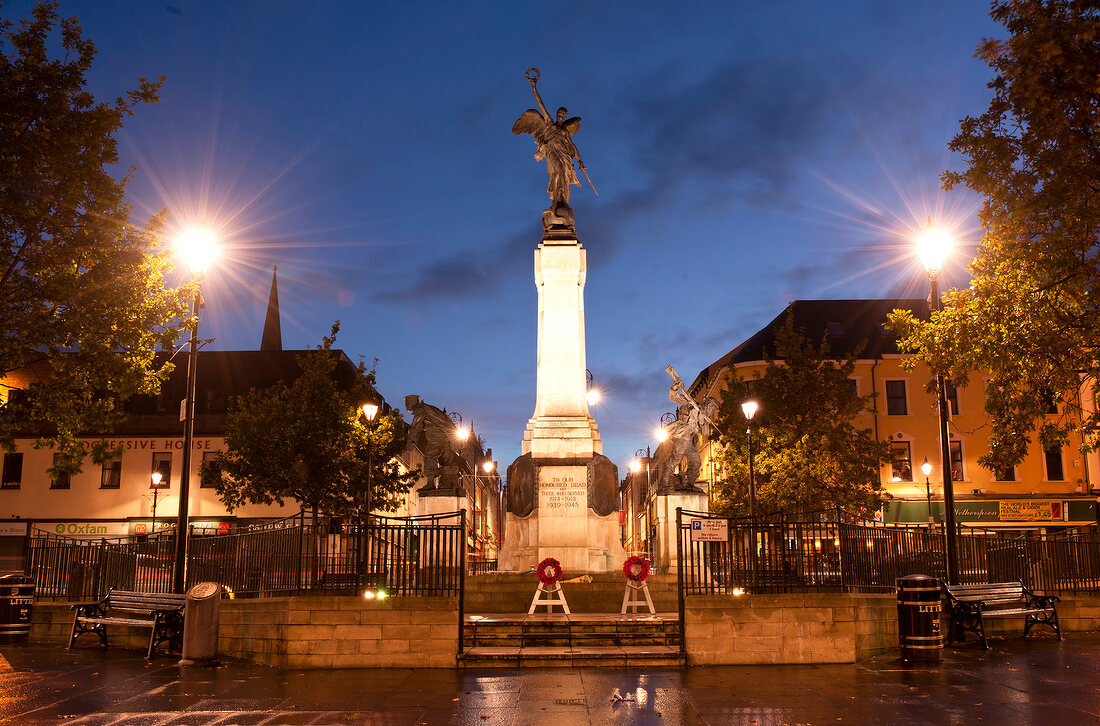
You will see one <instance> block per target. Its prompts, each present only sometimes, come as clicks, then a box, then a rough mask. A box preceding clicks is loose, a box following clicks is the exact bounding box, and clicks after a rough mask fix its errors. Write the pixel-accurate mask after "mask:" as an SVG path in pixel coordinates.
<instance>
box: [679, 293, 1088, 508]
mask: <svg viewBox="0 0 1100 726" xmlns="http://www.w3.org/2000/svg"><path fill="white" fill-rule="evenodd" d="M895 308H904V309H908V310H912V311H914V312H915V313H916V314H918V315H924V316H927V310H928V303H927V302H926V301H925V300H796V301H795V302H793V303H791V304H790V305H788V306H787V308H786V309H785V310H784V311H783V312H782V313H781V314H780V315H779V316H777V317H776V318H775V319H774V320H772V321H771V322H770V323H769V324H768V325H767V326H765V327H764V328H763V329H762V330H760V331H759V332H758V333H756V334H755V335H753V336H752V337H750V338H749V339H748V340H746V341H744V342H743V343H741V344H740V345H738V346H737V347H736V348H734V349H733V350H731V351H730V352H729V353H727V354H726V355H724V356H722V357H721V358H719V359H718V360H716V361H715V362H714V363H712V364H711V365H709V366H707V367H706V368H704V369H703V370H702V371H701V372H700V373H699V375H698V377H697V378H696V379H695V381H694V382H693V383H692V384H691V386H690V391H689V392H690V393H691V395H692V396H693V397H694V398H695V399H696V400H699V401H704V400H706V399H707V398H708V397H715V398H718V397H719V394H720V392H721V391H722V390H723V389H724V388H725V386H726V385H727V383H728V382H729V380H730V378H731V376H733V375H734V374H736V375H739V376H741V377H742V378H745V379H751V378H752V377H753V375H754V374H755V373H757V372H761V371H763V368H764V365H765V363H764V360H763V358H764V355H763V353H764V350H771V349H772V348H771V346H772V343H773V341H774V338H775V332H776V330H778V329H779V328H781V327H782V326H783V325H784V323H785V321H786V319H787V317H788V316H792V317H793V320H794V326H795V329H796V330H802V331H804V333H805V335H806V336H807V337H808V338H809V339H810V340H813V341H820V340H821V339H822V337H824V336H825V335H828V340H829V347H830V350H831V351H832V353H834V354H836V355H837V357H838V358H839V357H843V356H845V355H846V354H848V353H849V352H852V351H855V350H857V348H862V351H861V352H860V353H859V358H858V362H857V364H856V369H855V373H854V375H853V376H852V378H853V385H854V386H855V389H856V391H857V392H858V393H859V394H860V395H868V394H877V395H876V397H875V399H874V404H873V405H874V409H873V410H871V411H869V412H866V413H864V414H863V415H861V417H860V420H858V421H857V422H856V424H857V425H858V426H860V427H861V428H867V429H870V430H872V431H873V432H874V434H875V436H876V438H878V439H881V440H888V441H889V442H890V446H891V448H892V450H893V455H894V456H893V462H892V463H891V464H888V465H887V466H884V467H883V469H882V474H881V476H882V484H883V491H884V492H885V493H886V494H887V495H888V498H887V500H886V501H885V502H884V504H883V507H882V511H881V517H882V519H883V521H886V522H908V523H924V522H927V521H928V518H929V513H930V512H931V516H932V517H933V518H934V519H935V521H936V522H942V520H943V477H942V468H941V453H940V452H941V451H942V449H941V443H940V428H939V418H938V407H937V405H936V401H935V396H934V395H933V394H931V393H929V392H928V390H927V388H928V383H929V380H930V374H929V372H928V370H927V368H925V367H924V366H923V365H921V364H917V366H916V368H915V369H914V370H912V371H908V370H906V369H905V368H904V367H903V365H902V364H903V362H904V361H906V359H908V358H910V357H911V356H908V355H906V354H902V353H899V352H898V347H897V340H896V338H895V337H894V335H893V334H892V333H891V332H890V331H889V330H888V329H887V328H886V327H885V326H884V324H885V323H886V319H887V315H888V314H889V313H890V311H891V310H893V309H895ZM982 383H983V379H982V377H981V376H980V375H975V376H972V378H971V383H970V385H969V386H967V387H965V388H959V389H957V390H956V389H954V388H953V387H951V386H950V385H949V386H948V408H949V409H950V414H949V424H948V429H949V435H950V451H951V470H952V479H953V480H954V494H955V517H956V519H957V521H959V522H960V523H963V524H966V525H970V526H976V527H990V528H1024V527H1026V528H1035V527H1045V528H1051V527H1065V526H1072V525H1079V524H1094V523H1096V522H1097V494H1098V493H1100V489H1098V488H1097V487H1098V486H1100V481H1098V480H1097V476H1098V472H1100V460H1098V459H1097V456H1096V455H1095V454H1092V455H1089V456H1088V457H1085V456H1084V455H1082V454H1081V453H1080V452H1079V451H1078V449H1077V447H1076V446H1073V445H1072V442H1071V445H1070V446H1067V447H1065V448H1063V449H1058V450H1051V451H1043V450H1041V449H1039V445H1038V443H1033V444H1032V446H1031V447H1030V450H1029V452H1028V455H1027V457H1026V458H1025V459H1024V460H1023V461H1022V462H1021V463H1020V465H1019V466H1016V467H1013V468H1012V469H1010V470H1007V471H1000V472H993V471H989V470H987V469H985V468H983V467H981V466H979V464H978V458H979V457H981V456H983V455H985V454H986V453H988V451H989V445H988V442H987V440H986V432H987V431H988V418H987V415H986V413H985V408H984V403H985V395H984V386H983V385H982ZM1051 405H1052V409H1051V413H1052V415H1056V414H1057V413H1058V409H1057V408H1054V407H1055V406H1058V405H1059V404H1057V402H1055V401H1052V402H1051ZM713 447H714V444H711V443H709V442H704V443H703V445H702V451H701V454H702V458H703V473H702V476H703V477H704V478H705V479H706V480H707V481H708V482H713V481H715V480H716V479H717V478H720V472H717V471H715V466H714V462H713V461H712V459H711V453H712V448H713ZM925 459H927V460H928V461H929V462H930V463H931V464H932V473H931V476H930V477H929V479H928V481H927V482H926V480H925V477H924V475H923V473H922V472H921V464H922V463H923V462H924V460H925ZM929 496H931V504H930V505H929Z"/></svg>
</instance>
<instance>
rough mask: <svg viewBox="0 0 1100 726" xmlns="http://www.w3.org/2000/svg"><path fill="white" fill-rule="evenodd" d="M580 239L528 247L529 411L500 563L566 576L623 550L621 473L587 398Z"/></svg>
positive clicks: (608, 564)
mask: <svg viewBox="0 0 1100 726" xmlns="http://www.w3.org/2000/svg"><path fill="white" fill-rule="evenodd" d="M585 274H586V260H585V251H584V248H583V247H582V246H581V245H580V243H579V242H578V241H577V240H576V239H575V238H570V239H543V241H542V243H541V244H539V246H538V249H537V250H535V287H536V289H537V290H538V360H537V370H536V381H537V382H536V390H535V413H534V415H533V416H532V417H531V419H530V420H529V421H528V423H527V428H526V430H525V431H524V433H523V446H522V451H523V454H522V455H521V456H520V457H519V458H518V459H516V460H515V461H514V462H512V465H511V466H510V467H509V468H508V502H509V505H508V513H507V515H506V516H505V536H504V547H503V548H502V550H501V553H500V556H499V566H500V568H501V569H502V570H520V571H522V570H526V569H528V568H530V567H533V566H534V565H535V564H537V563H538V562H539V561H541V560H542V559H544V558H546V557H554V558H556V559H557V560H558V561H560V562H561V564H562V567H563V568H565V571H566V574H567V576H569V577H572V576H575V575H577V574H581V573H585V572H607V571H609V570H614V569H615V568H617V567H621V566H622V561H623V559H624V558H625V556H626V553H625V551H624V550H623V547H622V543H621V541H620V538H619V520H618V472H617V470H616V468H615V465H614V464H613V463H611V461H609V460H608V459H607V457H605V456H603V442H602V441H600V432H599V430H598V429H597V428H596V422H595V421H594V420H593V419H592V415H591V413H590V412H589V410H588V400H587V398H586V397H585V393H586V391H585V354H584V283H585Z"/></svg>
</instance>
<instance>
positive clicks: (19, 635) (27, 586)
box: [0, 575, 34, 642]
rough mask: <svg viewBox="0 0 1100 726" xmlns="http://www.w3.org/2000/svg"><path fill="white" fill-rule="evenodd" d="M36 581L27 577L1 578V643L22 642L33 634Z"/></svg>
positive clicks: (7, 576)
mask: <svg viewBox="0 0 1100 726" xmlns="http://www.w3.org/2000/svg"><path fill="white" fill-rule="evenodd" d="M33 602H34V580H32V579H31V578H29V577H27V576H26V575H4V576H3V577H0V641H3V642H10V641H12V640H20V639H23V638H26V637H28V636H29V635H30V634H31V607H32V603H33Z"/></svg>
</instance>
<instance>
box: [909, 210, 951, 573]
mask: <svg viewBox="0 0 1100 726" xmlns="http://www.w3.org/2000/svg"><path fill="white" fill-rule="evenodd" d="M951 243H952V239H951V236H950V235H949V234H948V233H947V232H946V231H945V230H943V229H940V228H937V227H934V226H932V220H931V219H929V220H928V227H927V229H926V230H925V231H924V233H923V234H922V235H921V237H920V239H919V240H918V241H917V254H918V255H919V256H920V258H921V263H922V264H923V265H924V269H925V272H927V273H928V284H929V286H930V288H931V290H930V291H929V295H928V308H929V317H931V314H932V313H933V312H938V311H940V310H942V309H943V301H942V300H941V299H940V287H939V279H938V278H939V274H940V271H941V270H942V269H943V264H944V260H946V259H947V254H948V251H949V250H950V248H951ZM936 401H937V403H938V404H939V419H940V462H941V464H942V466H943V527H944V530H946V535H947V583H948V584H949V585H956V584H958V582H959V561H958V554H957V553H958V548H957V546H956V545H957V543H956V532H955V485H954V483H953V482H952V480H951V440H950V439H949V438H948V433H947V386H946V384H945V382H944V379H943V375H941V374H939V373H937V374H936ZM929 472H931V469H929Z"/></svg>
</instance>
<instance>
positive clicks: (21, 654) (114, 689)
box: [0, 634, 1100, 726]
mask: <svg viewBox="0 0 1100 726" xmlns="http://www.w3.org/2000/svg"><path fill="white" fill-rule="evenodd" d="M991 645H992V650H990V651H983V650H981V649H980V647H978V646H975V645H966V646H963V647H961V648H957V649H948V650H947V651H945V656H944V660H943V662H942V663H941V664H938V665H935V666H923V667H909V666H906V665H904V664H902V663H901V661H899V660H898V659H897V655H896V653H892V654H886V655H883V656H879V657H876V658H870V659H867V660H864V661H861V662H859V663H855V664H846V665H807V666H724V667H690V668H683V669H676V668H655V669H638V670H621V669H611V668H581V669H537V670H536V669H528V670H500V669H494V670H480V671H479V670H467V671H461V670H444V669H433V670H408V669H377V670H371V669H364V670H333V671H301V670H284V669H279V668H271V667H267V666H260V665H253V664H248V663H240V662H235V661H226V662H223V663H222V665H221V666H219V667H181V666H179V665H178V664H177V663H176V661H175V659H174V658H170V657H165V656H163V655H162V656H160V657H158V658H157V659H156V660H154V661H153V662H152V663H147V662H146V661H145V659H144V658H143V657H142V654H141V653H138V652H136V651H125V650H110V651H104V650H102V649H101V648H99V647H97V646H90V647H89V646H85V647H78V649H77V650H75V651H72V652H69V651H67V650H65V648H64V647H63V646H42V645H25V646H17V645H0V722H2V723H14V724H27V725H36V724H58V723H63V724H81V725H82V726H83V725H89V724H127V725H131V724H132V725H135V726H136V725H138V724H141V725H145V724H215V723H216V724H361V723H362V724H407V725H409V726H414V725H417V724H432V725H434V724H517V725H518V724H536V725H537V724H550V725H552V726H574V725H576V724H593V725H598V724H737V723H746V724H757V725H759V726H771V725H773V724H774V725H776V726H779V725H780V724H792V725H794V724H838V723H840V724H955V723H965V724H979V723H986V724H1013V725H1014V726H1015V725H1027V724H1056V725H1057V726H1073V725H1074V724H1093V723H1100V634H1071V635H1069V636H1068V637H1067V639H1066V640H1065V641H1064V642H1058V641H1057V640H1051V639H1038V638H1035V637H1032V638H1031V639H1029V640H1026V641H1025V640H1021V639H1019V638H1010V639H1008V640H994V641H993V642H992V643H991Z"/></svg>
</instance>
